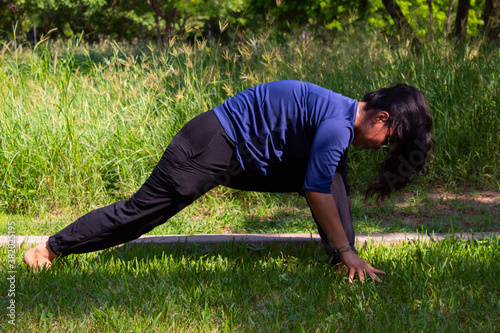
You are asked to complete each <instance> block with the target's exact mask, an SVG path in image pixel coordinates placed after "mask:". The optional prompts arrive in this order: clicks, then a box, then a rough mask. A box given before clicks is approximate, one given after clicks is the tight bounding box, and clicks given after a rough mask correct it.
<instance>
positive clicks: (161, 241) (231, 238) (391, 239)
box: [0, 232, 500, 247]
mask: <svg viewBox="0 0 500 333" xmlns="http://www.w3.org/2000/svg"><path fill="white" fill-rule="evenodd" d="M498 236H500V232H477V233H470V232H464V233H454V234H447V233H429V234H420V233H392V234H356V243H357V246H358V247H359V246H362V245H363V244H364V243H366V242H373V243H398V242H405V241H424V242H427V241H437V240H443V239H445V238H447V237H456V238H462V239H467V240H471V239H472V238H474V239H476V240H480V239H483V238H488V237H498ZM48 238H49V236H15V237H10V238H9V236H0V246H2V245H11V244H13V243H14V244H15V245H17V246H23V245H27V246H31V245H37V244H41V243H45V242H46V241H47V240H48ZM311 241H313V242H317V243H319V242H320V241H321V239H320V237H319V235H318V234H307V233H302V234H300V233H297V234H216V235H165V236H142V237H140V238H138V239H136V240H134V241H132V242H130V243H129V244H150V243H155V244H158V245H163V246H177V245H193V244H204V245H211V246H217V245H221V244H224V243H232V242H234V243H245V244H259V245H267V244H269V245H277V244H285V243H293V244H295V245H307V244H309V243H310V242H311Z"/></svg>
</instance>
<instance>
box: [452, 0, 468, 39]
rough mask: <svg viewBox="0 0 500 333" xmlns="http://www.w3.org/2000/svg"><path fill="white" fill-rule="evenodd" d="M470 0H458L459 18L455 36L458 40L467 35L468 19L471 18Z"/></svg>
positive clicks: (456, 22)
mask: <svg viewBox="0 0 500 333" xmlns="http://www.w3.org/2000/svg"><path fill="white" fill-rule="evenodd" d="M469 8H470V0H458V7H457V18H456V20H455V37H456V38H457V41H458V40H461V39H463V38H464V37H465V36H466V35H467V19H468V18H469Z"/></svg>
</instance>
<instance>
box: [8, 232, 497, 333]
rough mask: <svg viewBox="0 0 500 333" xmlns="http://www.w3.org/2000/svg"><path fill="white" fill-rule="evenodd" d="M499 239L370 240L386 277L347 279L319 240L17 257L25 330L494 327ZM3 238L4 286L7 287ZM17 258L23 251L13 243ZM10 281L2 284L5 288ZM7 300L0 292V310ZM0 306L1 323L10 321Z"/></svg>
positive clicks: (368, 251) (372, 258)
mask: <svg viewBox="0 0 500 333" xmlns="http://www.w3.org/2000/svg"><path fill="white" fill-rule="evenodd" d="M499 245H500V238H498V237H497V238H493V239H487V240H482V241H477V242H473V243H471V242H467V241H463V240H451V239H448V240H446V241H441V242H438V243H421V242H415V243H401V244H397V245H383V244H382V245H379V246H374V245H373V244H367V245H366V246H365V247H364V248H363V249H362V251H361V255H362V257H363V258H364V259H366V260H368V261H369V262H370V263H371V264H372V265H373V266H374V267H377V268H380V269H383V270H385V271H386V272H387V274H386V275H385V276H383V277H382V279H383V283H381V284H378V283H375V282H374V281H373V280H369V281H368V282H367V283H365V284H364V285H362V284H360V283H359V281H357V280H356V281H355V283H354V284H353V285H350V284H349V283H348V282H347V281H346V277H345V276H343V275H340V274H339V273H335V272H334V270H333V269H332V268H331V267H330V266H329V265H328V263H327V258H326V256H325V254H324V253H323V250H322V249H320V248H318V247H317V246H316V245H312V244H311V245H310V246H308V247H305V248H300V249H297V248H294V247H293V246H290V245H287V246H284V247H273V248H265V247H262V246H260V247H259V246H251V247H250V246H244V245H243V246H240V245H236V244H232V245H227V246H221V247H219V248H217V249H212V248H210V247H203V246H197V247H193V248H191V249H181V248H177V249H163V248H159V247H157V246H144V247H134V248H113V249H110V250H105V251H101V252H97V253H92V254H85V255H78V256H70V257H67V258H63V259H58V260H57V261H56V262H55V263H54V265H53V267H52V268H51V269H50V270H43V271H41V272H38V273H37V274H33V273H32V272H30V271H28V270H27V269H26V268H25V267H24V266H23V265H21V264H20V265H18V267H17V273H16V285H15V289H16V298H15V301H16V317H17V326H16V327H17V331H28V332H29V331H32V332H46V331H52V332H61V331H68V332H73V331H75V332H122V331H123V332H166V331H171V332H174V331H175V332H200V331H202V332H214V331H220V332H281V331H283V332H289V331H292V332H295V331H298V332H302V331H307V332H313V331H321V332H323V331H340V332H352V331H360V332H361V331H362V332H366V331H374V332H399V331H404V332H424V331H425V332H464V331H472V332H498V330H499V329H500V296H499V290H498V281H499V280H500V266H499V262H500V248H499ZM6 257H7V248H6V247H2V248H0V258H1V262H0V266H1V269H0V281H1V282H0V284H1V285H2V288H1V289H2V290H7V289H8V288H7V280H6V279H7V277H8V276H9V275H8V273H7V271H8V270H9V268H8V267H7V262H6ZM16 260H17V262H19V263H20V262H21V251H18V253H17V259H16ZM4 286H5V288H4ZM9 301H10V299H9V298H7V297H6V295H5V294H3V295H1V296H0V308H2V309H5V308H6V307H7V305H8V304H9V303H8V302H9ZM4 311H5V310H2V315H1V318H2V320H1V321H0V328H1V329H2V330H4V331H8V332H11V331H14V330H13V329H12V327H11V326H10V325H9V324H8V323H7V322H6V321H7V320H6V319H4V318H6V317H5V316H4V313H5V312H4Z"/></svg>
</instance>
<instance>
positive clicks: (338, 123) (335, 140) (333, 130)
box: [314, 118, 354, 148]
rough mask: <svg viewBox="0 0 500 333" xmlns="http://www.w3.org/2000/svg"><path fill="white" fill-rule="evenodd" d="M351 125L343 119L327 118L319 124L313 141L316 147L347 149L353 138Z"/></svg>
mask: <svg viewBox="0 0 500 333" xmlns="http://www.w3.org/2000/svg"><path fill="white" fill-rule="evenodd" d="M353 134H354V130H353V128H352V124H351V123H350V122H349V121H347V120H345V119H336V118H329V119H326V120H324V121H322V122H321V124H320V125H319V127H318V129H317V131H316V134H315V135H314V141H315V143H316V144H317V145H327V146H331V145H333V146H337V147H343V148H347V146H349V143H350V142H351V139H352V137H353Z"/></svg>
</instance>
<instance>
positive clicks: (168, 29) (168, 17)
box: [163, 7, 177, 38]
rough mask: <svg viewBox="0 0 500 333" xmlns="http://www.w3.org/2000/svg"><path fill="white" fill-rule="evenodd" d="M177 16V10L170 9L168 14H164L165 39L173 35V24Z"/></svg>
mask: <svg viewBox="0 0 500 333" xmlns="http://www.w3.org/2000/svg"><path fill="white" fill-rule="evenodd" d="M176 16H177V10H176V9H175V8H173V7H172V8H170V11H169V12H168V14H167V13H166V12H165V11H164V12H163V20H164V21H165V38H169V37H170V35H171V34H172V23H173V22H174V18H175V17H176Z"/></svg>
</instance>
